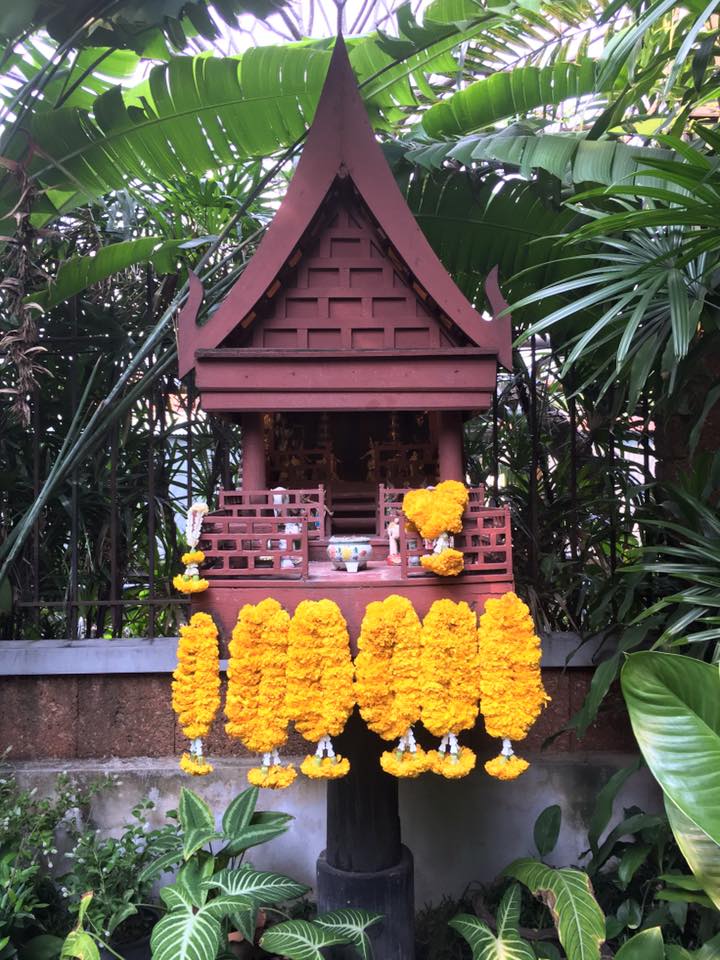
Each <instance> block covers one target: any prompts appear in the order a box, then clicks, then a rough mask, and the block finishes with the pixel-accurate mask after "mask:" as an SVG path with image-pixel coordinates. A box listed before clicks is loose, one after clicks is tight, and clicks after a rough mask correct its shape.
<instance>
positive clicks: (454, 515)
mask: <svg viewBox="0 0 720 960" xmlns="http://www.w3.org/2000/svg"><path fill="white" fill-rule="evenodd" d="M468 498H469V494H468V491H467V487H466V486H465V484H464V483H460V481H459V480H443V482H442V483H439V484H438V485H437V486H436V487H434V488H433V489H432V490H422V489H421V490H408V492H407V493H406V494H405V496H404V497H403V504H402V509H403V513H404V514H405V516H406V517H407V519H408V520H409V521H410V523H412V524H413V526H415V527H416V528H417V531H418V533H419V534H420V536H421V537H422V538H423V539H424V540H437V538H438V537H439V536H441V535H442V534H443V533H460V532H461V531H462V518H463V513H464V512H465V507H466V506H467V503H468Z"/></svg>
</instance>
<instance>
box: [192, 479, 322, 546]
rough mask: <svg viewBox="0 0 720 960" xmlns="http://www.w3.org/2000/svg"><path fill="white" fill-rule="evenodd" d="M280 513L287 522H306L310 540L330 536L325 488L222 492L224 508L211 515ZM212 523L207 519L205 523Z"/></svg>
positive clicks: (242, 515) (267, 514) (269, 515)
mask: <svg viewBox="0 0 720 960" xmlns="http://www.w3.org/2000/svg"><path fill="white" fill-rule="evenodd" d="M280 495H282V497H283V499H284V500H285V501H286V502H284V503H275V502H274V499H273V498H274V497H279V496H280ZM275 513H277V514H278V515H279V516H280V517H284V518H287V522H290V523H292V522H294V521H296V520H300V519H303V520H305V521H306V523H307V535H308V538H309V539H310V540H318V539H321V538H322V537H324V536H325V535H326V525H327V518H328V514H327V509H326V495H325V487H324V486H322V485H320V486H318V487H309V488H307V489H300V490H298V489H293V490H222V491H221V492H220V507H219V509H218V510H217V511H215V512H214V513H212V514H210V515H209V516H212V517H217V516H225V515H227V516H233V517H272V516H274V514H275ZM205 522H206V523H207V522H208V521H207V519H206V521H205Z"/></svg>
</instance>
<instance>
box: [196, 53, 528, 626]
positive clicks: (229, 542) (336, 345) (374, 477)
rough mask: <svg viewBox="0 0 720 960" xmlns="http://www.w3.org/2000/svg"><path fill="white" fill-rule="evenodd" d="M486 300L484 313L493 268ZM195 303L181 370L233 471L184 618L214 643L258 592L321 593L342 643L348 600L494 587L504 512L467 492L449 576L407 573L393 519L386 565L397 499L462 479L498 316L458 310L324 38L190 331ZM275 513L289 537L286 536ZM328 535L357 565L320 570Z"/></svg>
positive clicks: (356, 615)
mask: <svg viewBox="0 0 720 960" xmlns="http://www.w3.org/2000/svg"><path fill="white" fill-rule="evenodd" d="M486 291H487V295H488V301H489V302H490V303H491V305H492V307H493V309H494V310H495V312H496V314H499V313H500V312H501V311H502V310H503V309H504V307H505V306H506V304H505V303H504V301H503V299H502V297H501V295H500V291H499V288H498V286H497V278H496V271H493V274H492V275H491V276H490V278H489V279H488V282H487V284H486ZM201 295H202V290H201V288H200V285H199V282H198V281H197V280H193V284H192V289H191V295H190V298H189V301H188V304H187V306H186V307H185V309H184V310H183V311H182V313H181V315H180V317H179V320H178V345H179V366H180V374H181V376H184V375H185V374H187V373H189V372H190V371H191V370H193V369H194V371H195V384H196V387H197V389H198V391H199V394H200V402H201V404H202V406H203V408H204V409H205V410H206V411H207V412H209V413H214V414H218V415H221V416H225V417H230V418H233V419H239V420H240V422H241V423H242V428H243V460H242V464H243V466H242V489H241V490H237V491H225V492H224V493H221V495H220V504H219V509H218V510H217V511H215V512H214V513H212V514H210V515H209V516H208V517H206V520H205V523H204V525H203V541H202V542H201V546H202V548H203V549H204V550H205V553H206V556H207V558H208V565H207V567H204V568H203V575H204V576H206V577H207V578H208V579H209V580H210V583H211V587H210V589H209V590H208V591H207V593H205V594H202V595H199V596H198V597H197V598H195V599H194V601H193V607H194V609H206V610H207V611H208V612H210V613H212V614H213V615H214V616H215V618H216V621H217V622H218V625H219V626H221V628H222V629H223V631H224V632H225V634H226V635H227V634H228V633H229V631H230V630H231V629H232V626H233V625H234V622H235V619H236V617H237V611H238V609H239V608H240V606H242V604H243V603H248V602H250V603H255V602H258V601H259V600H260V599H262V598H263V597H265V596H268V595H269V594H271V595H272V596H274V597H276V599H278V600H279V601H280V602H281V603H283V604H284V605H285V606H286V608H287V609H288V610H289V611H290V612H292V611H293V609H294V608H295V606H296V605H297V603H298V602H299V601H300V600H301V599H320V598H322V597H329V598H330V599H334V600H336V601H337V602H338V604H339V606H340V607H341V609H342V611H343V613H344V615H345V617H346V619H347V620H348V626H349V629H350V634H351V636H355V635H357V632H358V630H359V626H360V620H361V618H362V615H363V612H364V610H365V607H366V606H367V604H368V603H369V602H370V601H372V600H376V599H381V598H382V597H384V596H387V595H388V594H390V593H403V594H406V595H407V596H408V597H409V598H410V599H411V600H412V602H413V604H414V605H415V608H416V610H417V612H418V614H419V615H420V616H422V615H424V613H425V612H426V610H427V609H428V607H429V606H430V604H431V603H432V601H433V600H435V599H437V598H438V597H441V596H447V597H451V598H452V599H454V600H467V601H468V602H470V603H472V604H473V605H474V606H475V607H476V608H477V609H478V610H479V611H480V610H481V608H482V605H483V602H484V598H485V597H486V596H488V595H489V594H493V593H501V592H504V591H506V590H508V589H510V587H511V580H512V570H511V552H510V526H509V517H508V515H507V512H506V511H505V510H503V509H494V508H489V507H484V505H483V499H482V498H483V493H482V490H476V491H474V492H473V495H472V497H471V502H470V505H469V507H468V511H467V514H466V518H465V523H464V529H463V534H462V536H461V537H460V538H458V543H457V544H456V545H457V546H458V547H459V548H460V549H463V550H464V551H465V554H466V557H465V572H464V573H463V574H462V575H461V576H460V577H457V578H439V577H437V576H435V575H433V574H430V573H426V572H425V571H424V569H423V568H422V567H419V566H418V565H417V557H418V555H419V554H420V553H421V552H423V551H422V549H421V547H422V544H420V543H418V542H417V540H416V539H415V540H414V539H412V538H408V536H407V535H406V534H405V528H404V524H402V525H401V528H402V536H401V542H400V564H399V565H397V566H389V565H388V564H387V562H386V556H387V537H386V525H387V522H388V520H389V519H390V518H391V517H392V516H393V515H397V514H399V505H400V502H401V500H402V495H403V493H404V490H405V489H408V488H411V487H417V486H425V485H428V484H430V483H433V482H436V481H438V480H444V479H464V465H463V446H462V444H463V441H462V430H463V419H464V417H465V416H467V415H469V414H470V413H473V412H477V411H481V410H485V409H487V408H488V407H489V405H490V404H491V402H492V397H493V393H494V391H495V384H496V375H497V364H498V362H500V363H502V364H504V365H506V366H509V365H510V363H511V352H510V349H511V348H510V322H509V318H507V317H503V318H500V317H499V316H495V318H494V319H492V320H487V319H484V318H483V317H482V316H481V315H480V314H479V313H478V312H477V311H476V310H475V309H474V308H473V307H472V306H471V305H470V303H469V302H468V301H467V299H466V298H465V297H464V296H463V294H462V293H461V292H460V290H459V289H458V288H457V286H456V285H455V283H454V282H453V281H452V279H451V278H450V276H449V275H448V273H447V272H446V270H445V269H444V267H443V266H442V264H441V263H440V261H439V259H438V258H437V256H436V255H435V253H434V252H433V250H432V249H431V247H430V245H429V243H428V242H427V240H426V239H425V237H424V235H423V233H422V232H421V230H420V229H419V227H418V225H417V224H416V222H415V220H414V218H413V216H412V214H411V212H410V210H409V208H408V207H407V205H406V203H405V200H404V198H403V196H402V194H401V192H400V190H399V188H398V186H397V184H396V182H395V180H394V178H393V176H392V173H391V171H390V169H389V167H388V165H387V163H386V161H385V158H384V156H383V153H382V151H381V149H380V147H379V145H378V143H377V141H376V139H375V137H374V134H373V131H372V128H371V126H370V123H369V120H368V117H367V113H366V111H365V107H364V105H363V103H362V100H361V98H360V95H359V93H358V90H357V85H356V81H355V78H354V75H353V73H352V69H351V67H350V63H349V60H348V57H347V53H346V50H345V45H344V43H343V42H342V40H341V39H340V40H339V41H338V42H337V43H336V46H335V51H334V53H333V56H332V60H331V64H330V68H329V71H328V75H327V79H326V82H325V86H324V89H323V93H322V96H321V98H320V102H319V104H318V108H317V112H316V115H315V119H314V121H313V124H312V126H311V129H310V131H309V134H308V138H307V142H306V144H305V147H304V150H303V153H302V156H301V159H300V161H299V163H298V167H297V170H296V172H295V174H294V176H293V178H292V180H291V183H290V186H289V188H288V191H287V194H286V196H285V198H284V200H283V201H282V204H281V206H280V208H279V210H278V212H277V214H276V215H275V218H274V220H273V222H272V224H271V225H270V227H269V228H268V230H267V232H266V234H265V236H264V238H263V240H262V242H261V243H260V245H259V247H258V249H257V251H256V253H255V255H254V256H253V258H252V259H251V261H250V262H249V264H248V265H247V267H246V269H245V271H244V272H243V274H242V276H241V277H240V279H239V280H238V281H237V282H236V283H235V285H234V286H233V288H232V289H231V290H230V292H229V293H228V295H227V296H226V298H225V300H224V301H223V302H222V303H221V305H220V306H219V307H218V308H217V309H216V310H215V312H214V313H213V314H212V315H211V316H210V318H209V319H208V320H207V322H206V323H205V324H204V325H203V326H198V325H197V324H196V322H195V317H196V315H197V311H198V308H199V305H200V300H201ZM276 486H283V487H286V488H288V491H289V493H288V495H287V496H286V497H284V498H283V499H284V500H287V502H286V503H282V504H280V505H278V504H277V502H275V503H273V497H272V492H271V490H272V488H273V487H276ZM276 501H277V498H276ZM278 506H279V508H278ZM288 522H291V523H293V524H297V525H298V526H299V527H300V532H299V533H296V534H293V535H292V536H286V535H285V533H284V531H285V526H286V524H287V523H288ZM338 534H339V535H351V534H358V535H364V536H369V537H370V538H371V540H372V543H373V559H372V561H371V562H370V563H369V565H368V569H367V570H363V571H360V572H358V573H357V574H348V573H346V572H345V571H336V570H333V569H332V565H331V564H330V562H329V561H328V559H327V556H326V545H327V540H328V537H329V536H331V535H338ZM288 553H289V556H290V558H291V560H292V562H291V563H288V562H287V557H288ZM283 561H285V562H283Z"/></svg>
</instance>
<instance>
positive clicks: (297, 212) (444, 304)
mask: <svg viewBox="0 0 720 960" xmlns="http://www.w3.org/2000/svg"><path fill="white" fill-rule="evenodd" d="M338 177H339V178H346V177H349V178H350V179H351V180H352V182H353V184H354V186H355V189H356V191H357V193H358V194H359V195H360V197H361V199H362V201H363V202H364V204H365V205H366V206H367V208H368V210H369V211H370V213H371V214H372V216H373V217H374V219H375V221H376V223H377V224H378V226H379V227H380V229H381V230H382V231H383V232H384V234H385V235H386V236H387V239H388V242H389V244H390V245H391V246H392V248H394V251H395V252H396V254H397V255H398V256H399V257H400V259H401V260H402V261H403V262H404V263H405V265H406V266H407V268H408V270H409V271H410V273H411V274H412V275H413V276H414V278H415V279H416V281H417V282H418V283H419V284H420V285H421V286H422V287H423V288H424V290H425V291H427V293H428V294H429V296H430V297H431V298H432V300H433V301H434V302H435V304H436V305H437V307H438V309H439V310H440V311H441V312H443V313H444V314H446V315H447V317H449V318H450V320H451V321H452V322H453V323H454V324H455V325H456V326H457V327H458V328H459V329H460V330H461V331H462V332H463V333H464V334H465V336H466V337H467V338H468V339H469V340H470V341H471V343H473V344H475V345H476V346H477V347H480V348H482V349H483V351H487V353H488V354H490V355H495V356H496V357H497V359H498V360H499V362H500V363H502V364H503V365H504V366H505V367H510V366H511V365H512V356H511V333H510V319H509V317H508V316H505V317H503V318H498V317H497V316H496V317H495V319H494V320H492V321H486V320H483V318H482V317H481V316H480V314H479V313H478V312H477V311H476V310H475V309H474V308H473V307H472V306H471V304H470V303H469V302H468V300H467V299H466V298H465V296H464V295H463V294H462V292H461V291H460V290H459V289H458V287H457V286H456V284H455V283H454V281H453V280H452V278H451V277H450V275H449V274H448V273H447V271H446V270H445V268H444V267H443V265H442V263H441V262H440V260H439V259H438V257H437V256H436V254H435V252H434V251H433V249H432V248H431V246H430V244H429V243H428V241H427V240H426V238H425V236H424V234H423V233H422V231H421V229H420V227H419V226H418V225H417V223H416V221H415V218H414V217H413V215H412V213H411V211H410V209H409V207H408V206H407V204H406V202H405V198H404V197H403V195H402V193H401V192H400V189H399V187H398V185H397V183H396V182H395V179H394V177H393V175H392V172H391V170H390V168H389V166H388V164H387V162H386V160H385V157H384V156H383V153H382V150H381V148H380V145H379V144H378V142H377V140H376V139H375V135H374V133H373V130H372V127H371V125H370V121H369V119H368V115H367V112H366V110H365V106H364V104H363V102H362V99H361V97H360V94H359V91H358V88H357V83H356V80H355V76H354V74H353V72H352V68H351V66H350V61H349V59H348V55H347V50H346V48H345V44H344V42H343V40H342V38H341V37H339V38H338V39H337V40H336V43H335V48H334V51H333V55H332V58H331V61H330V67H329V69H328V73H327V77H326V79H325V84H324V86H323V90H322V94H321V96H320V101H319V103H318V107H317V111H316V114H315V118H314V120H313V123H312V125H311V127H310V130H309V133H308V137H307V141H306V143H305V146H304V149H303V151H302V155H301V157H300V161H299V163H298V166H297V169H296V171H295V174H294V175H293V178H292V180H291V182H290V185H289V187H288V190H287V193H286V195H285V197H284V199H283V201H282V203H281V205H280V208H279V210H278V211H277V213H276V214H275V217H274V218H273V221H272V223H271V224H270V226H269V227H268V229H267V231H266V233H265V235H264V237H263V239H262V241H261V243H260V245H259V246H258V249H257V250H256V252H255V254H254V256H253V257H252V259H251V260H250V262H249V263H248V265H247V267H246V268H245V270H244V271H243V274H242V276H241V277H240V279H239V280H238V281H237V282H236V283H235V285H234V286H233V287H232V289H231V290H230V292H229V293H228V295H227V296H226V298H225V300H224V301H223V302H222V304H221V305H220V307H219V308H218V309H217V310H216V311H215V313H214V314H213V315H212V316H211V317H210V318H209V319H208V321H207V323H206V324H205V325H204V326H203V327H197V326H196V325H195V316H196V314H197V306H198V291H197V286H198V285H197V283H195V284H191V295H190V299H189V301H188V307H187V308H186V309H184V310H183V311H182V312H181V314H180V316H179V318H178V341H179V373H180V376H184V375H185V374H186V373H187V372H189V370H191V369H192V368H193V366H194V365H195V351H198V350H213V349H215V348H217V347H218V346H220V345H221V344H222V343H223V341H224V340H225V339H226V338H227V337H228V336H229V335H230V334H231V333H232V332H233V330H235V328H237V327H238V325H239V324H240V322H241V320H242V319H243V318H245V317H246V316H248V315H249V314H250V313H251V312H252V311H253V308H254V307H255V305H256V304H257V303H258V302H259V301H260V300H261V299H262V298H263V297H264V296H265V294H266V291H267V290H268V288H270V287H271V285H272V284H273V283H274V281H275V279H276V278H277V276H278V274H279V273H280V272H281V271H282V269H283V267H284V266H285V265H286V263H287V262H288V260H290V259H291V257H292V256H293V254H294V253H295V251H296V249H297V246H298V244H299V242H300V241H301V239H302V237H303V234H304V233H305V232H306V231H307V230H308V228H309V226H310V225H311V223H312V221H313V218H314V217H315V216H316V214H317V212H318V210H319V209H320V207H321V205H322V203H323V201H324V199H325V197H326V196H327V194H328V193H329V191H330V189H331V187H332V185H333V183H334V181H335V180H336V178H338ZM496 272H497V271H496V269H495V270H493V271H492V273H491V275H490V276H489V277H488V283H487V294H488V299H489V301H490V303H491V306H492V308H493V310H494V312H495V313H496V314H497V313H500V312H501V311H502V310H503V309H504V308H505V307H506V306H507V304H505V302H504V300H503V298H502V296H501V294H500V291H499V287H498V285H497V277H496ZM193 286H194V287H195V288H196V289H195V290H193ZM191 302H192V305H191Z"/></svg>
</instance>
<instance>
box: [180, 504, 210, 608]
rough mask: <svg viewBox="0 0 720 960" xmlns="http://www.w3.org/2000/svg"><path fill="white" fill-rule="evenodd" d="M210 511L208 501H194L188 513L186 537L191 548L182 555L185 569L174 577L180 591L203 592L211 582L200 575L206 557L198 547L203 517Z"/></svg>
mask: <svg viewBox="0 0 720 960" xmlns="http://www.w3.org/2000/svg"><path fill="white" fill-rule="evenodd" d="M207 512H208V505H207V504H206V503H194V504H193V505H192V506H191V507H190V509H189V510H188V513H187V526H186V527H185V539H186V540H187V544H188V546H189V547H190V549H189V550H188V551H187V553H184V554H183V555H182V557H181V559H182V562H183V564H184V565H185V570H184V572H183V573H178V574H176V575H175V576H174V577H173V586H174V587H175V589H176V590H179V591H180V593H202V592H203V590H207V588H208V587H209V586H210V582H209V581H208V580H205V579H204V578H203V577H201V576H200V564H201V563H202V562H203V560H204V559H205V554H204V553H203V552H202V550H198V549H197V545H198V543H199V542H200V534H201V533H202V522H203V517H204V516H205V514H206V513H207Z"/></svg>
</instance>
